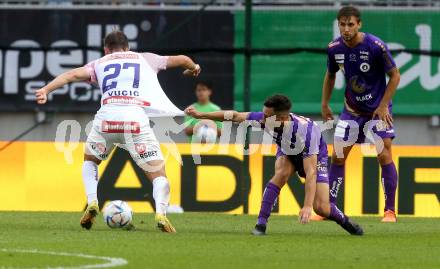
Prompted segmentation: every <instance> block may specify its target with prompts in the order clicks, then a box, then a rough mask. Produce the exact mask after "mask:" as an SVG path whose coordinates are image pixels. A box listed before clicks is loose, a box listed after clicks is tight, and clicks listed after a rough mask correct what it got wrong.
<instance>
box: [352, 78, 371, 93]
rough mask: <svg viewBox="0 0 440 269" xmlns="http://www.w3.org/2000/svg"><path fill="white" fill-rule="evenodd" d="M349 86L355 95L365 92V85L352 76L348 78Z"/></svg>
mask: <svg viewBox="0 0 440 269" xmlns="http://www.w3.org/2000/svg"><path fill="white" fill-rule="evenodd" d="M360 80H362V79H360ZM349 85H350V86H351V90H352V91H354V92H355V93H363V92H365V89H366V88H367V85H366V84H365V83H362V82H360V81H359V77H358V76H352V77H351V78H350V83H349Z"/></svg>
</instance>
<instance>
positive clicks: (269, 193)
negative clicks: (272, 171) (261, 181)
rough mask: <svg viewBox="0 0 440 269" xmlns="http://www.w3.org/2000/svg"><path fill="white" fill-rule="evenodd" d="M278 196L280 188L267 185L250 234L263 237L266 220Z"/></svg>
mask: <svg viewBox="0 0 440 269" xmlns="http://www.w3.org/2000/svg"><path fill="white" fill-rule="evenodd" d="M279 194H280V187H278V186H277V185H275V184H273V183H272V182H269V183H267V185H266V188H265V189H264V193H263V200H262V202H261V208H260V214H259V215H258V221H257V224H256V225H255V228H254V230H253V231H252V234H254V235H265V234H266V225H267V220H268V219H269V216H270V213H271V211H272V208H273V206H274V204H275V201H276V199H277V198H278V195H279Z"/></svg>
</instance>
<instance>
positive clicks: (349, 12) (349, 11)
mask: <svg viewBox="0 0 440 269" xmlns="http://www.w3.org/2000/svg"><path fill="white" fill-rule="evenodd" d="M351 16H353V17H355V18H356V19H357V21H358V22H360V21H361V12H360V11H359V9H357V8H355V7H353V6H347V7H343V8H341V9H340V10H339V11H338V15H337V16H336V18H337V19H338V21H339V20H340V19H341V18H350V17H351Z"/></svg>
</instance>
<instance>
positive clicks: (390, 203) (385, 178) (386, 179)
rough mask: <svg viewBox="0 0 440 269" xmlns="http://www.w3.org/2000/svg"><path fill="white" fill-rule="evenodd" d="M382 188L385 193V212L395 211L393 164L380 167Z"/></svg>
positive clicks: (395, 182)
mask: <svg viewBox="0 0 440 269" xmlns="http://www.w3.org/2000/svg"><path fill="white" fill-rule="evenodd" d="M382 187H383V190H384V193H385V210H392V211H395V208H394V202H395V199H396V189H397V170H396V166H395V165H394V162H392V163H390V164H387V165H382Z"/></svg>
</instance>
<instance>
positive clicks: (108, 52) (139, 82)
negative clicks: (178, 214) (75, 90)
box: [35, 30, 201, 233]
mask: <svg viewBox="0 0 440 269" xmlns="http://www.w3.org/2000/svg"><path fill="white" fill-rule="evenodd" d="M104 52H105V56H104V57H102V58H100V59H98V60H96V61H93V62H91V63H89V64H87V65H85V66H83V67H79V68H76V69H73V70H70V71H68V72H65V73H63V74H61V75H59V76H58V77H56V78H55V79H54V80H53V81H52V82H50V83H49V84H48V85H46V86H44V87H43V88H41V89H39V90H37V91H36V93H35V94H36V99H37V103H38V104H44V103H46V102H47V95H48V94H49V93H50V92H52V91H54V90H56V89H59V88H61V87H62V86H63V85H65V84H67V83H71V82H77V81H88V82H90V83H95V84H98V85H99V88H100V89H101V92H102V98H101V108H100V109H99V111H98V112H97V113H96V115H95V119H94V121H93V128H92V130H91V131H90V133H89V135H88V138H87V142H86V149H85V154H84V164H83V168H82V175H83V180H84V185H85V190H86V194H87V203H88V206H87V209H86V211H85V212H84V215H83V216H82V218H81V220H80V224H81V226H82V227H83V228H86V229H90V228H91V227H92V225H93V222H94V220H95V218H96V215H97V214H98V212H99V206H98V198H97V186H98V165H99V164H100V163H101V161H102V160H105V159H106V158H108V156H109V154H110V152H111V151H112V149H113V148H114V144H115V143H117V144H118V146H120V147H123V148H125V149H127V150H128V151H129V152H130V155H131V156H132V158H133V159H134V160H135V161H136V163H137V164H138V165H139V166H140V167H141V168H142V169H143V170H144V171H145V174H146V176H147V178H148V179H149V180H150V181H151V182H152V183H153V198H154V200H155V204H156V222H157V227H158V228H159V229H161V230H162V231H163V232H169V233H172V232H175V231H176V230H175V229H174V227H173V226H172V224H171V223H170V221H169V220H168V219H167V217H166V210H167V207H168V203H169V199H170V187H169V183H168V179H167V177H166V174H165V168H164V160H163V156H162V153H161V150H160V147H159V143H158V141H157V140H156V137H155V135H154V133H153V131H152V129H151V128H150V125H149V118H148V115H147V112H146V111H149V113H154V111H155V110H156V109H158V110H160V108H161V106H163V102H159V100H160V98H159V97H160V96H164V93H163V91H162V89H161V88H160V85H159V81H158V79H157V73H158V72H159V71H160V70H165V69H167V68H172V67H183V68H185V71H184V74H185V75H190V76H198V75H199V73H200V70H201V69H200V66H199V65H198V64H195V63H194V62H193V61H192V60H191V59H190V58H189V57H187V56H184V55H179V56H159V55H156V54H152V53H136V52H132V51H129V46H128V40H127V37H126V36H125V35H124V33H123V32H121V31H117V30H115V31H113V32H111V33H109V34H108V35H107V36H106V37H105V39H104ZM158 96H159V97H158ZM166 100H167V101H168V99H167V98H166Z"/></svg>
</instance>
